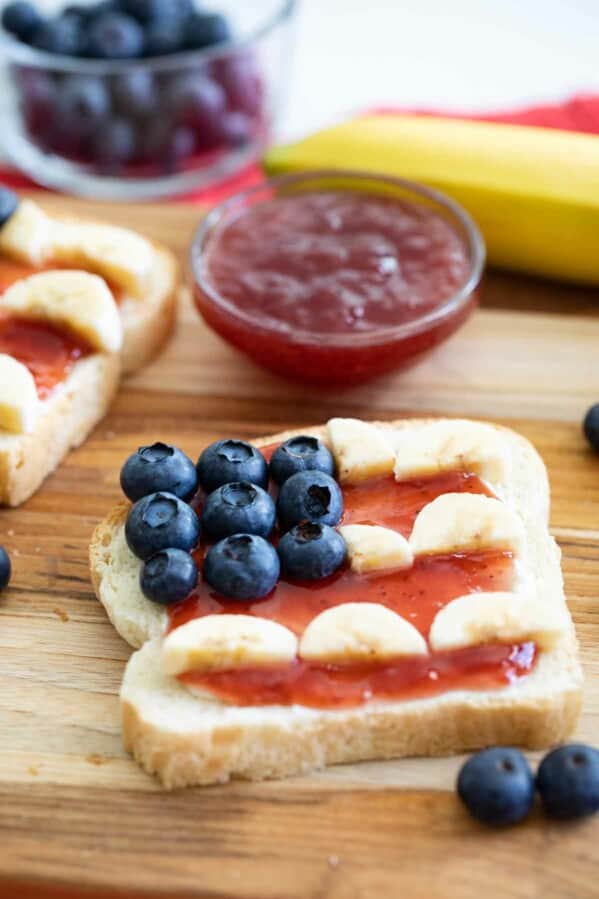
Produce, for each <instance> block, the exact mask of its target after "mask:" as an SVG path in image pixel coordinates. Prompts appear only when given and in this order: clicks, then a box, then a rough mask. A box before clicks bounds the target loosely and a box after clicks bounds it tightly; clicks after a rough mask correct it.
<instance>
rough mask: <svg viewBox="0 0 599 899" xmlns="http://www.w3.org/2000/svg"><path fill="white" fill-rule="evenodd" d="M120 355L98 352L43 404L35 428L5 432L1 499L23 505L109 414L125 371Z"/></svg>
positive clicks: (0, 444) (1, 435)
mask: <svg viewBox="0 0 599 899" xmlns="http://www.w3.org/2000/svg"><path fill="white" fill-rule="evenodd" d="M120 370H121V365H120V359H119V357H118V355H117V356H114V355H107V354H101V353H94V354H93V355H91V356H88V357H87V358H85V359H81V360H80V361H79V362H77V363H76V365H75V366H74V368H73V370H72V371H71V373H70V374H69V376H68V378H66V380H65V381H63V383H62V384H59V385H58V386H57V387H56V389H55V390H54V391H53V393H52V395H51V396H50V397H49V398H48V399H46V400H44V402H43V403H42V404H41V411H40V416H39V419H38V422H37V425H36V428H35V431H33V432H32V433H31V434H8V433H6V432H3V431H2V432H0V505H5V506H18V505H20V504H21V503H23V502H24V501H25V500H26V499H28V498H29V497H30V496H31V494H32V493H35V491H36V490H37V489H38V487H39V486H40V484H41V483H42V482H43V481H44V480H45V478H46V477H47V476H48V475H49V474H50V473H51V472H52V471H54V469H55V468H56V466H57V465H58V464H59V463H60V462H61V460H62V459H63V457H64V456H65V455H66V454H67V453H68V451H69V450H70V449H71V448H73V447H75V446H79V444H80V443H82V442H83V441H84V440H85V438H86V437H87V435H88V434H89V433H90V431H91V430H92V429H93V428H94V427H95V425H96V424H97V423H98V422H99V421H100V419H101V418H103V417H104V415H105V414H106V412H107V411H108V407H109V405H110V403H111V401H112V398H113V397H114V395H115V393H116V390H117V387H118V383H119V376H120Z"/></svg>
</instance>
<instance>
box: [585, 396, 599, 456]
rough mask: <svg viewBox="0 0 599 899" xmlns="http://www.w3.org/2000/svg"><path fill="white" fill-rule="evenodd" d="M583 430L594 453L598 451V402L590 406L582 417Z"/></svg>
mask: <svg viewBox="0 0 599 899" xmlns="http://www.w3.org/2000/svg"><path fill="white" fill-rule="evenodd" d="M583 430H584V434H585V437H586V439H587V440H588V441H589V443H590V444H591V446H592V447H593V449H594V450H595V452H596V453H599V403H595V405H594V406H591V408H590V409H589V411H588V412H587V414H586V415H585V417H584V423H583Z"/></svg>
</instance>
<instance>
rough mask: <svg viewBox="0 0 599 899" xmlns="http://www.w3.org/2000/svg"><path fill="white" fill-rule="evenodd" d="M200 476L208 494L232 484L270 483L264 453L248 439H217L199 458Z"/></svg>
mask: <svg viewBox="0 0 599 899" xmlns="http://www.w3.org/2000/svg"><path fill="white" fill-rule="evenodd" d="M197 468H198V476H199V478H200V484H201V485H202V488H203V489H204V491H205V492H206V493H212V491H213V490H216V488H217V487H221V486H222V485H223V484H230V483H231V482H232V481H249V482H250V484H257V485H258V486H259V487H266V485H267V484H268V465H267V464H266V459H265V458H264V456H263V455H262V453H260V452H258V450H257V449H256V447H254V446H252V445H251V443H246V442H245V440H217V441H216V443H211V444H210V446H207V447H206V449H205V450H204V452H203V453H202V454H201V456H200V458H199V459H198V466H197Z"/></svg>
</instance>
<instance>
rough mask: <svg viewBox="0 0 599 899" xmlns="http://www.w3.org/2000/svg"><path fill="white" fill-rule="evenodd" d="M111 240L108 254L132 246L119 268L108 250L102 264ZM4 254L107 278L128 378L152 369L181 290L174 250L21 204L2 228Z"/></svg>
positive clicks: (0, 248)
mask: <svg viewBox="0 0 599 899" xmlns="http://www.w3.org/2000/svg"><path fill="white" fill-rule="evenodd" d="M61 235H63V236H62V238H61V237H60V236H61ZM107 240H108V241H109V242H110V244H111V247H110V251H109V252H111V251H112V250H113V247H112V243H113V241H114V244H115V245H118V244H119V243H120V242H127V243H130V246H128V247H125V252H123V248H121V250H120V252H119V253H118V259H117V263H118V264H117V265H114V266H112V265H111V264H110V263H111V259H110V256H109V253H108V252H107V254H106V260H105V261H103V260H102V254H103V251H104V249H105V242H106V241H107ZM127 252H128V253H129V254H130V258H129V259H127ZM3 256H4V257H5V258H7V259H11V260H16V261H18V262H21V263H25V264H27V265H31V266H33V268H35V267H36V266H42V267H43V266H52V265H58V266H60V267H62V268H73V269H84V270H88V271H90V272H93V273H96V274H99V275H101V276H102V277H105V278H106V279H107V280H108V282H109V283H110V284H111V285H112V286H113V287H114V289H115V291H116V296H117V297H118V306H119V312H120V316H121V322H122V327H123V345H122V350H121V368H122V372H123V374H125V375H127V374H132V373H133V372H136V371H137V370H138V369H140V368H142V367H143V366H144V365H147V364H148V362H150V361H151V360H152V359H153V358H154V357H155V356H156V355H157V354H158V352H159V351H160V349H161V348H162V346H163V344H164V343H165V341H166V340H167V339H168V337H169V336H170V334H171V333H172V330H173V327H174V323H175V318H176V310H177V300H178V293H179V289H180V287H179V281H180V272H179V266H178V264H177V261H176V259H175V257H174V256H173V254H172V253H171V252H170V250H167V249H166V248H165V247H163V246H161V245H160V244H158V243H156V242H154V241H150V240H147V239H146V238H142V237H141V236H140V235H138V234H136V233H134V232H132V231H128V230H127V229H123V228H116V227H113V226H110V225H98V224H96V223H93V222H88V221H85V220H83V219H75V218H72V217H64V216H59V217H58V216H50V215H48V214H47V213H46V212H44V210H43V209H41V208H40V207H39V206H38V205H37V203H34V202H33V201H31V200H22V201H21V202H20V203H19V204H18V206H17V208H16V211H15V213H14V215H13V216H12V218H11V219H9V220H8V222H7V223H6V224H5V225H4V226H3V227H2V228H0V264H1V259H2V257H3ZM136 256H137V258H136ZM140 257H141V258H140ZM138 260H139V261H138Z"/></svg>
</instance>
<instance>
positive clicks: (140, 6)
mask: <svg viewBox="0 0 599 899" xmlns="http://www.w3.org/2000/svg"><path fill="white" fill-rule="evenodd" d="M121 7H122V10H123V12H125V13H127V15H128V16H132V18H134V19H136V20H137V21H138V22H139V23H140V24H141V25H149V24H150V23H151V22H158V21H161V20H162V21H164V22H166V21H169V20H170V21H173V20H174V19H178V18H179V15H180V13H179V7H178V4H177V3H175V2H173V0H121Z"/></svg>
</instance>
